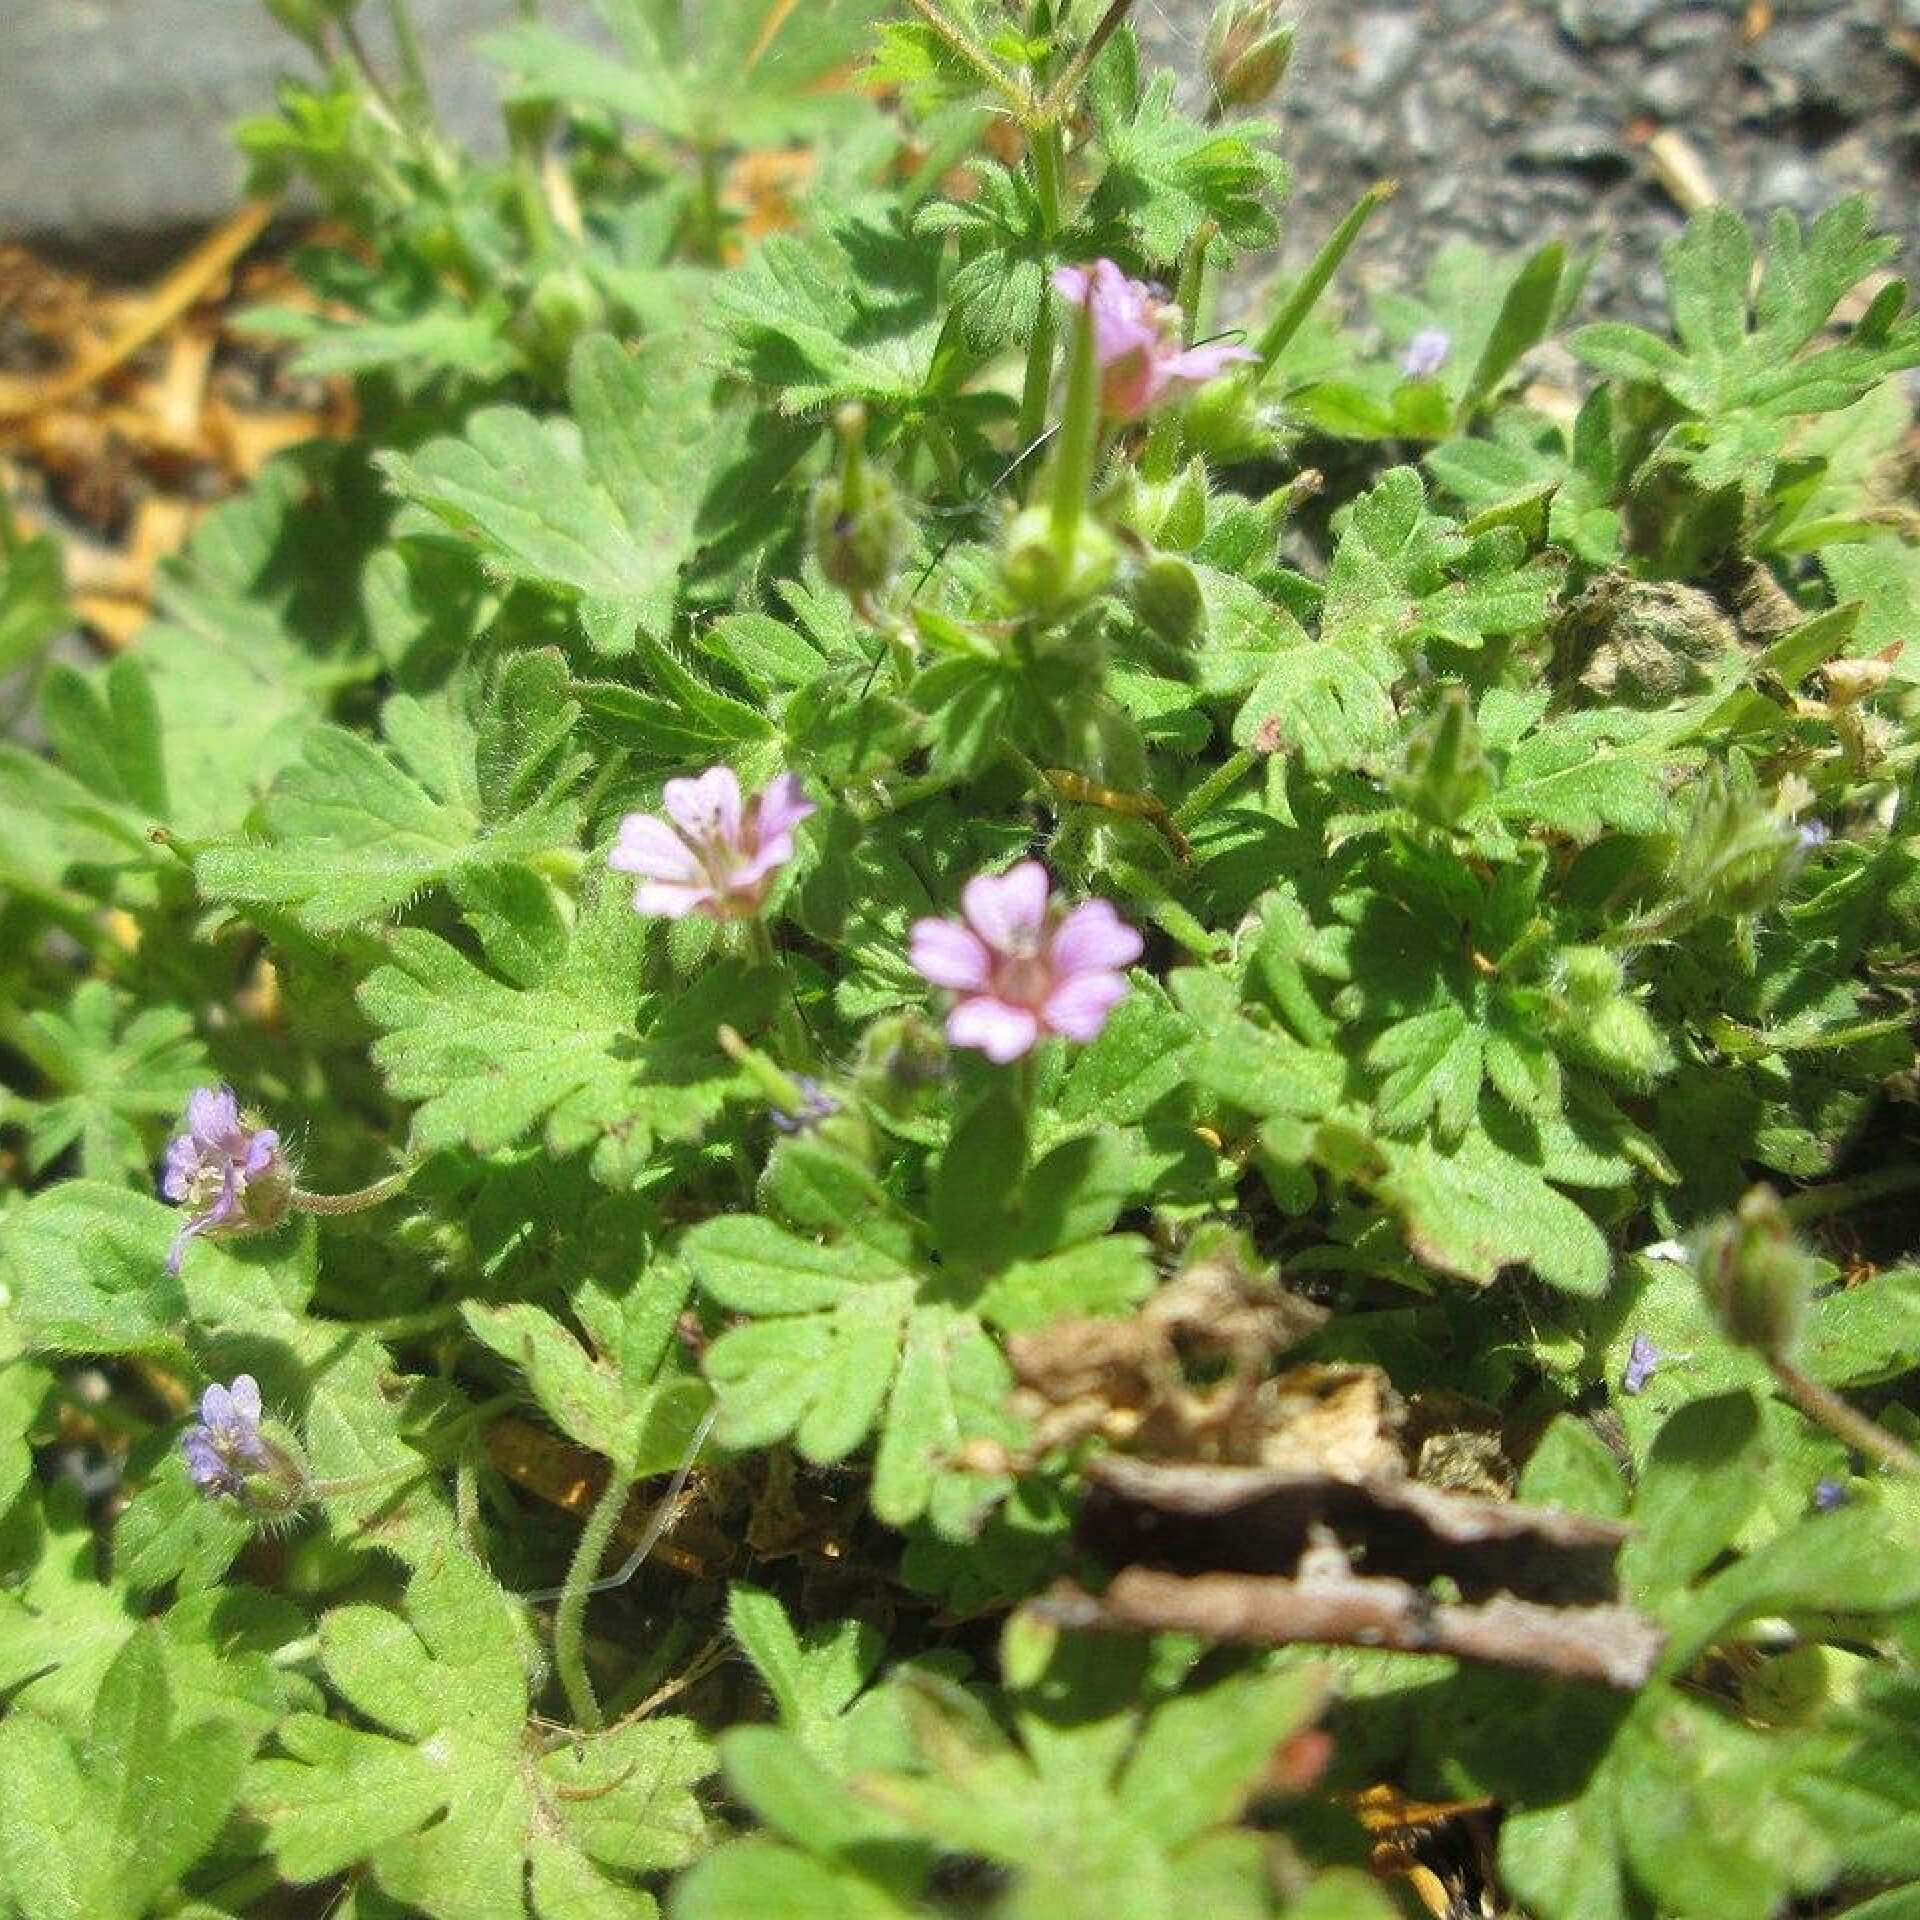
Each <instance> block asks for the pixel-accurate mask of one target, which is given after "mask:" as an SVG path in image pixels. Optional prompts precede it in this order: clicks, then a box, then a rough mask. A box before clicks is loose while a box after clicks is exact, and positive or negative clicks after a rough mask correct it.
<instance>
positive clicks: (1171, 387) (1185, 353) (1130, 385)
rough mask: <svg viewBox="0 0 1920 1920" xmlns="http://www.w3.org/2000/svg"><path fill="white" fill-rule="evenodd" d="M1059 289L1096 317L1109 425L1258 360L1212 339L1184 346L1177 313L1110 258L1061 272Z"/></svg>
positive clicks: (1055, 279)
mask: <svg viewBox="0 0 1920 1920" xmlns="http://www.w3.org/2000/svg"><path fill="white" fill-rule="evenodd" d="M1053 284H1054V287H1055V290H1056V291H1057V292H1059V293H1060V294H1061V295H1062V296H1063V297H1064V298H1065V299H1067V300H1070V301H1071V302H1072V303H1073V304H1074V305H1075V306H1076V307H1085V308H1086V309H1087V310H1088V312H1089V313H1091V314H1092V316H1093V350H1094V357H1095V358H1096V359H1097V360H1098V362H1099V365H1100V410H1101V412H1102V413H1104V414H1105V415H1106V416H1107V417H1108V418H1109V419H1110V420H1138V419H1139V418H1140V417H1141V415H1142V414H1146V413H1151V412H1152V411H1153V409H1154V408H1155V407H1157V406H1159V405H1160V403H1161V402H1162V401H1163V400H1167V399H1170V398H1172V397H1174V396H1175V395H1176V394H1178V393H1179V392H1181V391H1183V390H1184V389H1186V388H1188V387H1197V386H1199V385H1200V384H1201V383H1202V382H1203V381H1207V380H1211V379H1213V378H1214V376H1215V375H1216V374H1220V373H1224V372H1225V371H1226V370H1227V368H1228V367H1230V366H1233V365H1235V364H1236V363H1237V362H1240V361H1248V360H1257V359H1259V357H1260V356H1259V355H1258V354H1257V353H1253V352H1251V351H1249V349H1247V348H1246V347H1241V346H1235V345H1233V344H1231V343H1230V342H1227V341H1215V342H1214V343H1212V344H1211V345H1209V346H1204V347H1183V346H1182V345H1181V344H1180V309H1179V308H1178V307H1176V306H1173V305H1171V304H1170V303H1169V302H1167V301H1165V300H1161V299H1158V298H1156V297H1155V295H1154V292H1153V289H1152V288H1151V287H1149V286H1147V285H1145V284H1144V283H1143V282H1141V281H1139V280H1130V279H1128V277H1127V276H1126V275H1125V274H1124V273H1122V272H1121V271H1120V269H1119V268H1118V267H1116V266H1115V265H1114V264H1113V262H1112V261H1111V260H1096V261H1095V262H1094V263H1093V265H1092V266H1090V267H1061V268H1059V269H1058V270H1057V271H1056V272H1055V274H1054V276H1053Z"/></svg>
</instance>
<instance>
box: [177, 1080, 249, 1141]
mask: <svg viewBox="0 0 1920 1920" xmlns="http://www.w3.org/2000/svg"><path fill="white" fill-rule="evenodd" d="M239 1124H240V1102H239V1101H238V1100H237V1099H235V1098H234V1093H233V1089H232V1088H231V1087H201V1088H199V1089H198V1090H197V1091H196V1092H194V1093H192V1094H190V1095H188V1097H187V1131H188V1132H189V1133H190V1134H191V1135H192V1136H193V1137H194V1139H196V1140H197V1141H199V1142H200V1144H201V1145H202V1146H206V1147H217V1146H219V1145H220V1144H221V1142H222V1141H223V1140H224V1139H225V1137H226V1136H227V1135H228V1134H229V1133H231V1132H232V1131H233V1130H234V1128H235V1127H237V1126H238V1125H239Z"/></svg>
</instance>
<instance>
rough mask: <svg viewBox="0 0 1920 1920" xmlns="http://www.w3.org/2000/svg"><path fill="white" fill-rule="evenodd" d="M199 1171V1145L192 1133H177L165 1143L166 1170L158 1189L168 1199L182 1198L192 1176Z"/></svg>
mask: <svg viewBox="0 0 1920 1920" xmlns="http://www.w3.org/2000/svg"><path fill="white" fill-rule="evenodd" d="M199 1171H200V1145H199V1142H198V1141H196V1140H195V1139H194V1137H193V1135H192V1134H190V1133H183V1134H179V1135H177V1136H176V1137H175V1138H174V1139H173V1140H171V1141H169V1142H168V1144H167V1170H166V1174H165V1176H164V1177H163V1178H162V1180H161V1182H160V1191H161V1192H162V1193H164V1194H165V1195H166V1196H167V1198H168V1199H169V1200H184V1199H185V1198H186V1197H187V1189H188V1188H189V1187H190V1186H191V1185H192V1184H193V1176H194V1175H195V1174H196V1173H198V1172H199Z"/></svg>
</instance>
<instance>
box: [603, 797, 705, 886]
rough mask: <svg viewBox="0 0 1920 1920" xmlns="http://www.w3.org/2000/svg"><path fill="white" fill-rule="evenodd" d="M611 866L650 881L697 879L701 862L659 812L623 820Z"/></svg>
mask: <svg viewBox="0 0 1920 1920" xmlns="http://www.w3.org/2000/svg"><path fill="white" fill-rule="evenodd" d="M607 865H608V866H610V867H611V868H613V870H614V871H615V872H616V873H638V874H641V875H644V876H645V877H646V878H647V879H649V880H680V881H693V880H698V879H699V878H700V862H699V859H698V857H697V856H696V855H695V853H694V851H693V849H692V848H691V847H690V846H688V845H687V843H686V842H685V841H684V840H682V839H681V838H680V836H679V835H678V834H677V833H675V832H674V830H673V829H672V828H671V827H670V826H668V825H667V823H666V822H665V821H664V820H662V819H661V818H660V816H659V815H658V814H657V813H630V814H628V815H626V817H625V818H624V819H623V820H622V821H621V822H620V831H619V832H618V833H617V834H616V835H615V836H614V841H613V851H612V852H611V853H609V854H608V855H607Z"/></svg>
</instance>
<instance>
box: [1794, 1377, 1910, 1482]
mask: <svg viewBox="0 0 1920 1920" xmlns="http://www.w3.org/2000/svg"><path fill="white" fill-rule="evenodd" d="M1768 1365H1769V1366H1771V1367H1772V1369H1773V1377H1774V1378H1775V1379H1776V1380H1777V1381H1779V1383H1780V1388H1781V1391H1782V1392H1783V1393H1785V1395H1786V1396H1787V1398H1788V1399H1789V1400H1791V1401H1792V1402H1793V1404H1794V1405H1795V1406H1796V1407H1798V1408H1799V1409H1800V1411H1801V1412H1802V1413H1804V1414H1805V1415H1806V1416H1807V1418H1808V1419H1809V1420H1811V1421H1812V1422H1813V1423H1814V1424H1815V1425H1816V1426H1820V1427H1825V1428H1826V1430H1827V1431H1828V1432H1829V1433H1830V1434H1832V1435H1833V1436H1834V1438H1835V1439H1836V1440H1840V1441H1842V1442H1844V1443H1845V1444H1846V1445H1847V1446H1849V1447H1852V1448H1853V1449H1854V1451H1855V1452H1857V1453H1864V1454H1868V1455H1870V1456H1871V1457H1872V1458H1873V1459H1875V1460H1878V1461H1880V1462H1881V1464H1882V1465H1884V1466H1889V1467H1893V1468H1895V1469H1896V1470H1897V1471H1898V1472H1901V1473H1913V1474H1920V1453H1915V1452H1914V1450H1913V1449H1912V1448H1911V1447H1910V1446H1908V1445H1907V1444H1906V1442H1905V1441H1904V1440H1896V1439H1895V1438H1894V1436H1893V1435H1892V1434H1890V1433H1889V1432H1888V1431H1887V1430H1886V1428H1885V1427H1883V1426H1881V1425H1880V1423H1879V1422H1878V1421H1877V1420H1870V1419H1868V1417H1867V1416H1866V1415H1865V1414H1864V1413H1862V1412H1861V1411H1860V1409H1859V1408H1858V1407H1855V1406H1852V1405H1849V1403H1848V1402H1847V1401H1845V1400H1843V1399H1841V1397H1840V1396H1839V1395H1838V1394H1837V1393H1835V1392H1834V1391H1833V1389H1832V1388H1831V1387H1825V1386H1822V1385H1821V1384H1820V1382H1819V1381H1818V1380H1815V1379H1813V1378H1812V1377H1811V1376H1810V1375H1808V1374H1804V1373H1802V1372H1801V1371H1800V1369H1799V1368H1798V1367H1796V1366H1794V1365H1793V1364H1792V1363H1791V1362H1789V1361H1786V1360H1778V1359H1771V1358H1770V1359H1769V1360H1768Z"/></svg>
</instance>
